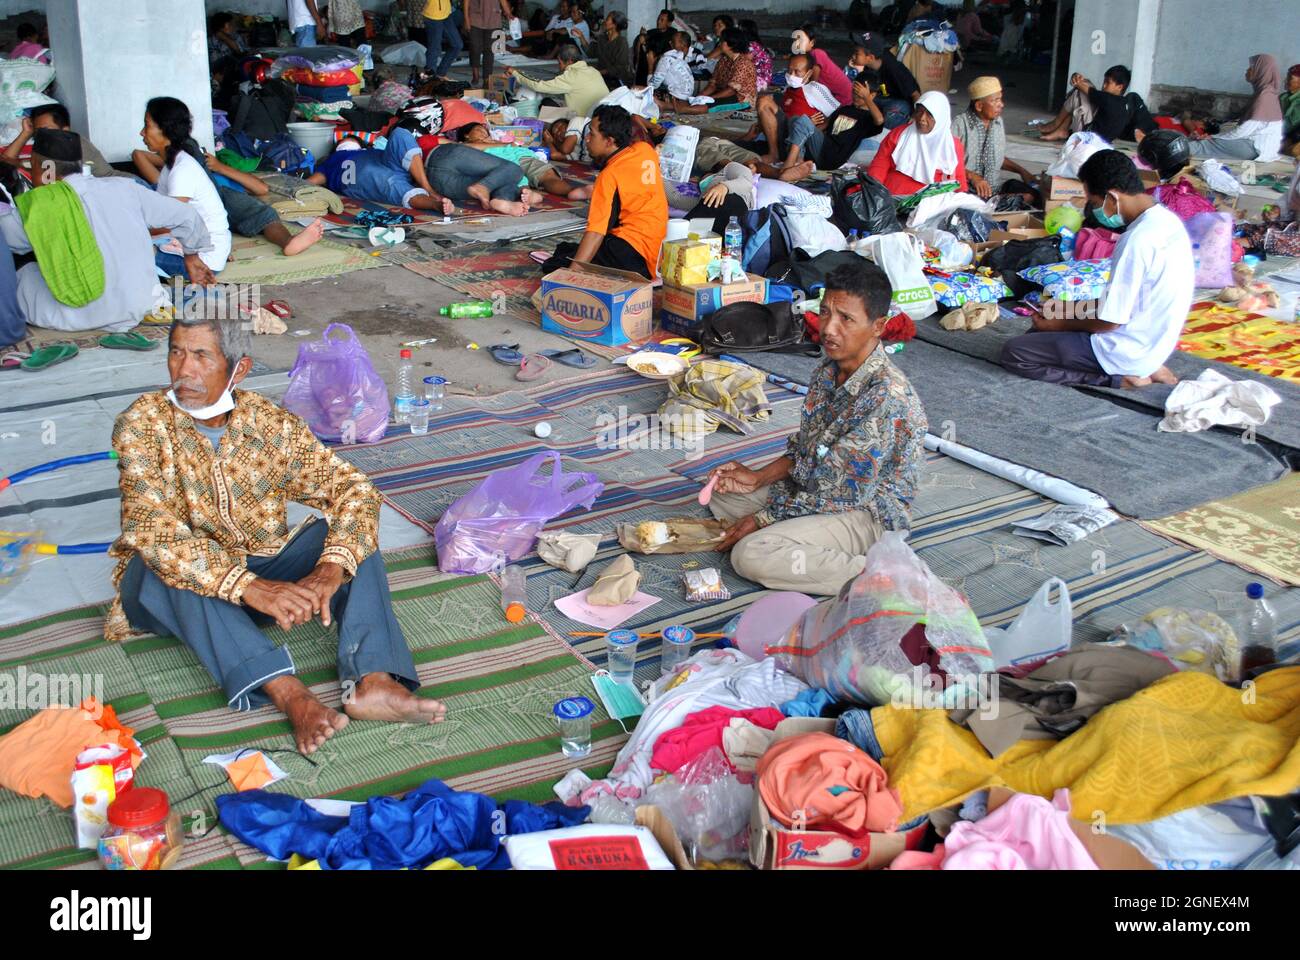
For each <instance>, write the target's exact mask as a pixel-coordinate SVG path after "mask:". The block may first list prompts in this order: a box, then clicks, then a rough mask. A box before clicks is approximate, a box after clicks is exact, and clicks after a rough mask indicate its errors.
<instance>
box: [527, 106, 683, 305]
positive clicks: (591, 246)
mask: <svg viewBox="0 0 1300 960" xmlns="http://www.w3.org/2000/svg"><path fill="white" fill-rule="evenodd" d="M586 143H587V151H588V152H589V153H590V154H591V159H592V162H593V163H594V164H595V165H596V168H597V169H598V170H600V174H599V175H598V176H597V177H596V186H595V187H594V188H593V191H592V195H591V211H590V212H589V213H588V214H587V232H586V233H584V234H583V235H582V240H581V242H579V243H562V244H560V245H559V246H557V247H556V248H555V255H554V256H553V257H551V258H550V259H549V260H548V261H546V264H545V266H546V270H547V271H548V272H549V271H551V270H559V269H561V268H563V267H567V266H568V265H569V264H570V262H573V261H576V262H578V263H594V264H596V265H597V266H601V267H613V268H615V269H618V270H629V271H631V272H633V273H639V274H641V276H643V277H646V278H647V279H654V276H655V265H656V264H657V263H658V262H659V248H660V247H661V246H662V245H663V242H664V236H665V235H666V234H667V233H668V199H667V196H666V195H665V194H664V184H663V178H662V177H661V176H660V173H659V155H658V154H657V153H655V148H654V147H652V146H651V145H650V144H649V143H646V142H645V141H644V140H642V139H640V138H638V137H637V136H636V134H635V128H634V127H633V125H632V116H631V114H629V113H628V112H627V111H626V110H624V109H623V108H622V107H617V106H614V105H612V104H606V105H605V106H603V107H597V108H596V111H595V112H594V113H593V114H592V115H591V122H590V123H589V124H588V125H587V133H586Z"/></svg>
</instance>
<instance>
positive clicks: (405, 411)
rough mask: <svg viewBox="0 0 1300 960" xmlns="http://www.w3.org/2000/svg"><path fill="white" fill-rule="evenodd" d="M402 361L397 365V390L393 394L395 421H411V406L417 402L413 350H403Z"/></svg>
mask: <svg viewBox="0 0 1300 960" xmlns="http://www.w3.org/2000/svg"><path fill="white" fill-rule="evenodd" d="M400 356H401V363H399V364H398V365H397V390H396V392H395V393H394V394H393V421H394V422H395V423H410V422H411V406H412V405H413V404H414V403H415V390H414V389H413V387H412V384H413V382H414V380H415V371H414V369H413V367H414V365H413V364H412V363H411V351H410V350H403V351H402V352H401V355H400Z"/></svg>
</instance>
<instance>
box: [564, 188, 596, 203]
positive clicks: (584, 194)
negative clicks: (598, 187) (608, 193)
mask: <svg viewBox="0 0 1300 960" xmlns="http://www.w3.org/2000/svg"><path fill="white" fill-rule="evenodd" d="M593 189H595V188H594V187H591V186H581V187H574V188H573V189H572V190H570V191H569V199H570V200H590V199H591V192H592V190H593Z"/></svg>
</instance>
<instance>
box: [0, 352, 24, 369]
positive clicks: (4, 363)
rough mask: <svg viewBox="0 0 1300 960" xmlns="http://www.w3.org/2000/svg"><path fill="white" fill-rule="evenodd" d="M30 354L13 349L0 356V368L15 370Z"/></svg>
mask: <svg viewBox="0 0 1300 960" xmlns="http://www.w3.org/2000/svg"><path fill="white" fill-rule="evenodd" d="M30 356H31V354H30V353H27V352H26V351H23V350H14V351H11V352H10V353H6V354H5V355H4V356H3V357H0V370H17V369H18V368H19V367H21V366H22V365H23V361H24V360H26V359H27V358H28V357H30Z"/></svg>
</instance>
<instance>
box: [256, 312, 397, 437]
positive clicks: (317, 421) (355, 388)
mask: <svg viewBox="0 0 1300 960" xmlns="http://www.w3.org/2000/svg"><path fill="white" fill-rule="evenodd" d="M335 330H341V331H345V332H346V333H347V338H346V339H343V340H335V339H331V337H330V333H331V332H332V331H335ZM281 405H282V406H283V407H284V409H286V410H288V411H289V412H290V413H293V414H297V415H298V416H300V417H302V418H303V420H305V421H306V422H307V426H308V427H310V428H311V432H312V433H314V434H316V436H318V437H320V438H321V439H322V440H328V441H332V442H336V443H337V442H342V443H374V442H375V441H376V440H379V439H381V438H382V437H383V435H384V431H385V430H386V429H387V427H388V387H387V385H385V383H384V380H383V378H382V377H381V376H379V374H378V373H377V372H376V371H375V365H374V364H373V363H371V362H370V354H368V353H367V352H366V348H365V347H363V346H362V345H361V341H359V340H358V339H357V336H356V334H355V333H353V332H352V328H351V327H349V326H348V325H347V324H345V323H331V324H330V325H329V326H328V327H326V328H325V332H324V333H323V334H321V338H320V339H319V340H313V341H310V342H308V343H304V344H302V345H301V346H300V347H298V359H297V361H295V363H294V365H293V369H292V370H291V371H289V389H288V390H286V391H285V394H284V400H282V401H281Z"/></svg>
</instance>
